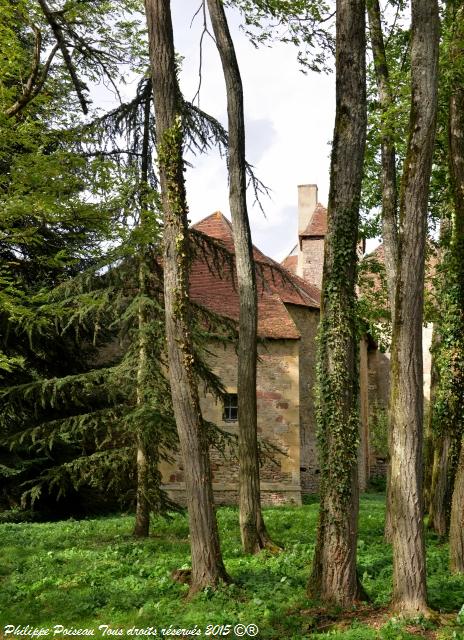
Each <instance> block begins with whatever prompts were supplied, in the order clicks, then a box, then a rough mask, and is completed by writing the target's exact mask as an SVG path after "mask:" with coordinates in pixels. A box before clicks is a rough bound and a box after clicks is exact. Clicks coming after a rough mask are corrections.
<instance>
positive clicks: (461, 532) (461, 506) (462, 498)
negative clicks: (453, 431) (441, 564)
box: [449, 440, 464, 573]
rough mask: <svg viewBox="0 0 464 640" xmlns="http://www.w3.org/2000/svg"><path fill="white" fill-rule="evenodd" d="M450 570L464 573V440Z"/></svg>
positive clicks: (455, 497) (453, 507) (454, 505)
mask: <svg viewBox="0 0 464 640" xmlns="http://www.w3.org/2000/svg"><path fill="white" fill-rule="evenodd" d="M449 549H450V569H451V571H452V572H453V573H464V440H463V441H462V443H461V452H460V455H459V462H458V468H457V471H456V479H455V481H454V491H453V500H452V503H451V520H450V534H449Z"/></svg>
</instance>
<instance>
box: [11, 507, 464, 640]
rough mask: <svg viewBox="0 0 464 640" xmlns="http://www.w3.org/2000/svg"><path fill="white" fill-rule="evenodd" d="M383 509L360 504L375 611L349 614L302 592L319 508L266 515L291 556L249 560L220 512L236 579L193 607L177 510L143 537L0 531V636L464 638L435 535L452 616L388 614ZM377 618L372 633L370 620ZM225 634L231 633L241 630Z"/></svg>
mask: <svg viewBox="0 0 464 640" xmlns="http://www.w3.org/2000/svg"><path fill="white" fill-rule="evenodd" d="M383 513H384V501H383V497H382V496H378V495H372V494H370V495H366V496H364V497H363V498H362V501H361V511H360V534H359V569H360V575H361V576H362V580H363V583H364V586H365V588H366V589H367V591H368V593H369V595H370V596H371V599H372V607H370V608H369V610H368V611H366V609H365V608H361V609H359V611H351V612H348V613H347V614H346V615H345V614H343V613H341V612H339V611H329V612H323V611H321V610H317V609H316V608H315V603H313V602H310V601H309V600H308V599H307V597H306V593H305V588H306V582H307V579H308V574H309V567H310V563H311V557H312V552H313V548H314V534H315V528H316V520H317V504H314V503H312V504H307V505H305V506H303V507H285V508H284V507H280V508H270V509H266V511H265V518H266V521H267V524H268V528H269V531H270V533H271V535H272V537H273V539H274V540H275V541H276V542H278V543H280V544H282V545H283V546H284V547H285V551H284V552H282V553H280V554H278V555H271V554H269V553H266V552H263V553H261V554H260V555H258V556H255V557H245V556H244V555H243V554H242V551H241V547H240V535H239V530H238V524H237V520H238V516H237V511H236V509H233V508H222V509H219V510H218V519H219V525H220V529H221V533H222V549H223V554H224V560H225V564H226V567H227V570H228V572H229V573H230V575H231V576H232V577H233V579H234V584H232V585H230V586H226V587H223V588H222V589H220V590H218V591H216V592H210V591H205V592H203V593H201V594H199V595H197V596H196V597H195V598H193V599H192V600H187V599H186V592H187V586H186V585H181V584H178V583H176V582H173V581H172V579H171V572H172V571H173V570H175V569H178V568H182V567H185V568H186V567H188V563H189V541H188V526H187V519H186V518H185V517H184V516H182V515H175V516H174V517H173V519H172V520H171V521H170V522H166V521H165V520H162V519H156V521H155V522H154V526H153V534H152V536H151V537H150V538H149V539H148V540H146V541H142V542H141V541H136V540H134V539H133V538H132V537H131V530H132V526H133V518H132V517H130V516H116V517H109V518H101V519H98V520H84V521H79V522H78V521H65V522H59V523H51V524H2V525H0V638H1V631H2V630H3V628H4V626H5V625H11V624H14V625H30V627H31V628H34V627H35V628H44V629H47V628H48V629H50V631H49V634H48V636H47V637H59V638H62V637H70V636H63V635H62V634H57V635H53V634H54V630H53V627H54V625H64V626H66V627H68V628H69V627H74V628H90V629H94V630H95V633H94V636H93V637H97V638H100V637H103V634H102V632H100V631H98V626H99V625H102V624H108V625H111V628H112V629H117V628H120V629H122V630H123V632H122V633H123V634H124V635H126V632H127V630H129V629H130V628H131V627H134V626H135V627H137V628H139V629H147V628H149V627H156V628H157V629H158V637H162V636H161V634H160V630H161V629H162V628H168V627H169V625H173V627H175V628H184V629H186V628H188V629H193V628H194V627H195V625H197V628H199V629H200V630H201V631H202V635H201V636H199V637H205V636H204V635H203V631H204V629H205V628H206V626H207V625H208V624H211V625H227V624H230V625H236V624H237V623H243V624H245V625H248V624H250V623H254V624H256V625H258V627H259V629H260V631H259V635H258V638H266V639H267V638H269V639H271V638H273V639H277V638H279V639H281V638H288V639H290V640H291V639H295V640H296V639H298V640H299V639H304V638H308V639H309V638H330V639H331V640H336V639H338V638H340V639H343V640H350V639H352V640H373V639H379V640H408V639H411V638H418V637H424V638H425V637H428V638H443V639H445V638H456V639H462V640H464V625H461V624H459V623H458V622H457V612H458V611H459V610H460V608H461V606H462V604H463V602H464V578H463V577H459V576H452V575H451V574H450V573H449V571H448V558H447V554H448V548H447V545H446V544H442V543H440V541H439V540H438V539H437V538H436V536H432V535H429V536H428V542H427V558H428V569H429V582H428V584H429V596H430V604H431V606H432V607H433V608H434V609H436V610H437V611H439V612H442V613H444V614H446V613H448V614H449V615H447V616H446V615H445V616H442V617H441V624H440V622H436V623H435V624H434V625H433V624H431V623H430V622H427V621H422V620H417V621H415V623H414V625H412V623H411V624H409V626H408V625H406V623H404V622H401V621H398V620H395V619H389V617H388V614H387V613H386V612H385V611H384V610H383V609H382V608H383V607H386V605H387V604H388V601H389V598H390V591H391V572H392V567H391V549H390V547H389V546H388V545H385V544H384V542H383V538H382V533H383V530H382V529H383ZM372 610H373V611H372ZM366 616H368V617H369V620H367V618H366ZM373 618H376V619H377V625H376V626H375V627H374V626H369V625H368V624H367V622H369V621H370V622H372V621H373ZM443 621H444V622H443ZM411 625H412V626H411ZM431 627H432V628H431ZM432 634H433V635H432ZM5 637H6V638H17V637H22V636H19V635H18V636H16V635H14V634H9V635H6V636H5ZM29 637H30V636H29ZM105 637H110V636H109V635H106V636H105ZM145 637H146V636H145ZM151 637H153V636H151ZM165 637H172V636H165ZM184 637H185V636H184ZM219 637H220V636H219ZM229 637H231V638H235V635H234V633H233V632H232V633H230V634H229ZM245 637H246V636H245Z"/></svg>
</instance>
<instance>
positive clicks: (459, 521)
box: [449, 0, 464, 572]
mask: <svg viewBox="0 0 464 640" xmlns="http://www.w3.org/2000/svg"><path fill="white" fill-rule="evenodd" d="M449 6H450V8H454V10H455V13H454V16H453V18H454V19H453V29H454V31H453V37H452V41H451V47H450V53H451V64H452V65H453V66H454V72H455V77H454V82H452V83H451V95H450V102H449V166H450V176H451V185H452V189H453V200H454V220H453V237H452V246H451V250H452V252H453V258H454V261H453V263H454V266H455V268H456V271H457V273H456V284H457V291H458V300H457V313H458V318H457V320H456V321H457V323H458V331H457V338H458V340H461V342H460V343H458V345H457V346H458V348H457V349H456V353H455V359H454V361H453V362H452V363H450V364H451V366H452V367H453V376H454V383H455V385H454V386H455V388H456V404H457V407H458V411H457V423H456V424H455V433H456V436H458V435H459V437H460V438H461V439H462V434H463V431H464V397H463V396H464V362H463V360H464V354H463V345H462V335H463V333H464V86H463V81H462V59H463V55H464V25H463V21H464V2H463V1H462V0H457V1H455V2H453V3H449ZM463 442H464V441H463ZM450 566H451V570H452V571H456V572H457V571H459V572H464V444H462V443H461V451H460V456H459V463H458V468H457V472H456V479H455V483H454V492H453V500H452V505H451V522H450Z"/></svg>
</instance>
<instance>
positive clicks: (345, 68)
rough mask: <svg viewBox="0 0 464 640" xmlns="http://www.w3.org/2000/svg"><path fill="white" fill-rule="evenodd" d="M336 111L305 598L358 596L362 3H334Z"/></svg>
mask: <svg viewBox="0 0 464 640" xmlns="http://www.w3.org/2000/svg"><path fill="white" fill-rule="evenodd" d="M336 29H337V35H336V42H337V44H336V47H337V50H336V115H335V130H334V137H333V146H332V159H331V171H330V193H329V205H328V229H327V236H326V245H325V256H324V274H323V283H322V305H321V306H322V308H321V323H320V328H319V352H318V441H319V450H320V454H319V455H320V463H321V490H320V491H321V501H320V511H319V524H318V533H317V542H316V549H315V553H314V560H313V570H312V575H311V578H310V581H309V585H308V590H309V592H310V594H311V596H312V597H317V598H319V599H321V600H323V601H325V602H331V603H336V604H339V605H342V606H347V605H350V604H352V603H353V602H354V601H356V600H358V599H360V598H361V597H363V595H364V594H363V592H362V588H361V585H360V583H359V581H358V577H357V571H356V545H357V534H358V506H359V490H358V477H357V451H358V435H359V415H358V367H357V362H358V352H357V350H358V349H357V345H358V339H357V335H356V333H357V332H356V295H355V278H356V261H357V256H356V246H357V240H358V222H359V201H360V193H361V180H362V169H363V159H364V147H365V139H366V98H365V96H366V87H365V3H364V1H363V0H354V1H350V2H347V1H345V0H338V1H337V24H336Z"/></svg>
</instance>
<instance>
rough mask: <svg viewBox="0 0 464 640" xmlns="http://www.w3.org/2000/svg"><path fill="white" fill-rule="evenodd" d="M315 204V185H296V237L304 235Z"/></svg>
mask: <svg viewBox="0 0 464 640" xmlns="http://www.w3.org/2000/svg"><path fill="white" fill-rule="evenodd" d="M316 204H317V184H300V185H298V235H300V234H302V233H304V232H305V231H306V228H307V226H308V224H309V223H310V221H311V218H312V217H313V213H314V209H315V208H316Z"/></svg>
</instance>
